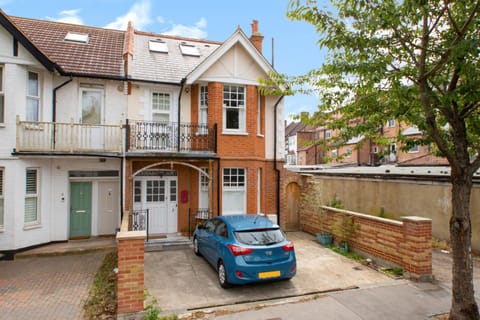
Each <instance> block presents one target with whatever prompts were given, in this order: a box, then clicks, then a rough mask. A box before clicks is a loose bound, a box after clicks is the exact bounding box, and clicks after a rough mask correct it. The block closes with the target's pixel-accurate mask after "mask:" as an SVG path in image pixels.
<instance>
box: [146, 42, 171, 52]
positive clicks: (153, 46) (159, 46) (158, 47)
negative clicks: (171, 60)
mask: <svg viewBox="0 0 480 320" xmlns="http://www.w3.org/2000/svg"><path fill="white" fill-rule="evenodd" d="M148 49H150V51H153V52H162V53H168V46H167V43H166V42H165V41H163V40H162V39H157V40H150V41H149V42H148Z"/></svg>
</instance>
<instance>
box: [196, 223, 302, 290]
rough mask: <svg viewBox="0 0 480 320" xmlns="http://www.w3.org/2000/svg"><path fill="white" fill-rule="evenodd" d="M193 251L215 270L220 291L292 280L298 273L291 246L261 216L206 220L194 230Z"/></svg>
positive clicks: (271, 224)
mask: <svg viewBox="0 0 480 320" xmlns="http://www.w3.org/2000/svg"><path fill="white" fill-rule="evenodd" d="M193 250H194V252H195V254H196V255H202V256H203V257H204V258H205V259H206V260H207V261H208V262H209V263H210V264H211V265H212V266H213V267H214V268H215V270H216V271H217V274H218V282H219V283H220V286H222V288H228V287H230V285H232V284H245V283H250V282H258V281H271V280H276V279H291V278H292V277H293V276H294V275H295V274H296V272H297V263H296V258H295V249H294V246H293V243H292V242H291V241H288V240H287V238H286V236H285V234H284V233H283V231H282V230H281V229H280V227H279V226H278V225H276V224H274V223H273V222H271V221H270V220H269V219H267V218H265V217H263V216H260V215H245V214H244V215H228V216H218V217H214V218H212V219H209V220H206V221H205V222H204V223H203V224H201V225H199V226H197V228H196V229H195V232H194V234H193Z"/></svg>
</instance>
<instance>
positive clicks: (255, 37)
mask: <svg viewBox="0 0 480 320" xmlns="http://www.w3.org/2000/svg"><path fill="white" fill-rule="evenodd" d="M251 25H252V35H251V36H250V41H251V42H252V44H253V46H254V47H255V48H257V50H258V51H259V52H260V53H262V44H263V36H262V34H261V33H260V32H258V20H253V21H252V24H251Z"/></svg>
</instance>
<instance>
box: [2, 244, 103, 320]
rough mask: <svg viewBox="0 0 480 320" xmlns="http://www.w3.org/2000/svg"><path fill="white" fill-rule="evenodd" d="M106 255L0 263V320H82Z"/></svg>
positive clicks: (68, 256) (56, 257)
mask: <svg viewBox="0 0 480 320" xmlns="http://www.w3.org/2000/svg"><path fill="white" fill-rule="evenodd" d="M104 256H105V252H101V253H98V252H97V253H88V254H81V255H67V256H48V257H32V258H25V259H20V260H15V261H0V319H1V320H4V319H5V320H7V319H8V320H11V319H15V320H35V319H42V320H43V319H52V320H53V319H82V316H83V309H82V307H83V302H84V301H85V299H86V298H87V296H88V288H89V287H90V285H91V284H92V283H93V277H94V274H95V272H96V271H97V269H98V268H99V267H100V265H101V264H102V261H103V258H104Z"/></svg>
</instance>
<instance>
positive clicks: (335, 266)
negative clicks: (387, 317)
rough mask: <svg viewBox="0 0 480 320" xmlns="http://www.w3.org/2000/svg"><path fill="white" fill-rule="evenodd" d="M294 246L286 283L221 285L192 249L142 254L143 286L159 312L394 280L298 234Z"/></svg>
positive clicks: (295, 233) (294, 236)
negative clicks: (292, 265)
mask: <svg viewBox="0 0 480 320" xmlns="http://www.w3.org/2000/svg"><path fill="white" fill-rule="evenodd" d="M288 238H289V240H292V241H293V242H294V244H295V252H296V255H297V275H296V276H295V277H294V278H293V279H292V280H290V281H278V282H271V283H262V284H249V285H244V286H236V287H233V288H230V289H227V290H224V289H222V288H221V287H220V286H219V284H218V281H217V275H216V272H215V270H214V269H213V268H212V267H211V266H210V265H209V264H208V263H207V262H206V261H205V260H204V259H203V258H201V257H197V256H195V254H194V253H193V251H192V250H191V249H185V250H167V251H159V252H158V251H157V252H146V253H145V287H146V288H147V290H148V292H149V293H150V294H151V295H152V296H154V297H155V298H156V299H157V301H158V305H159V306H160V307H161V308H162V310H163V311H177V312H182V311H185V310H194V309H197V308H206V307H213V306H223V305H232V304H238V303H246V302H252V301H262V300H270V299H275V298H285V297H294V296H301V295H306V294H314V293H322V292H327V291H330V290H341V289H346V288H349V287H362V286H370V285H379V284H386V283H393V282H395V280H393V279H391V278H389V277H387V276H385V275H383V274H382V273H379V272H377V271H374V270H372V269H370V268H368V267H365V266H363V265H361V264H359V263H357V262H355V261H352V260H350V259H347V258H345V257H343V256H341V255H338V254H336V253H334V252H332V251H331V250H329V249H325V248H323V247H322V246H320V245H319V244H317V243H316V242H315V238H314V237H313V236H311V235H309V234H306V233H302V232H292V233H288Z"/></svg>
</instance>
